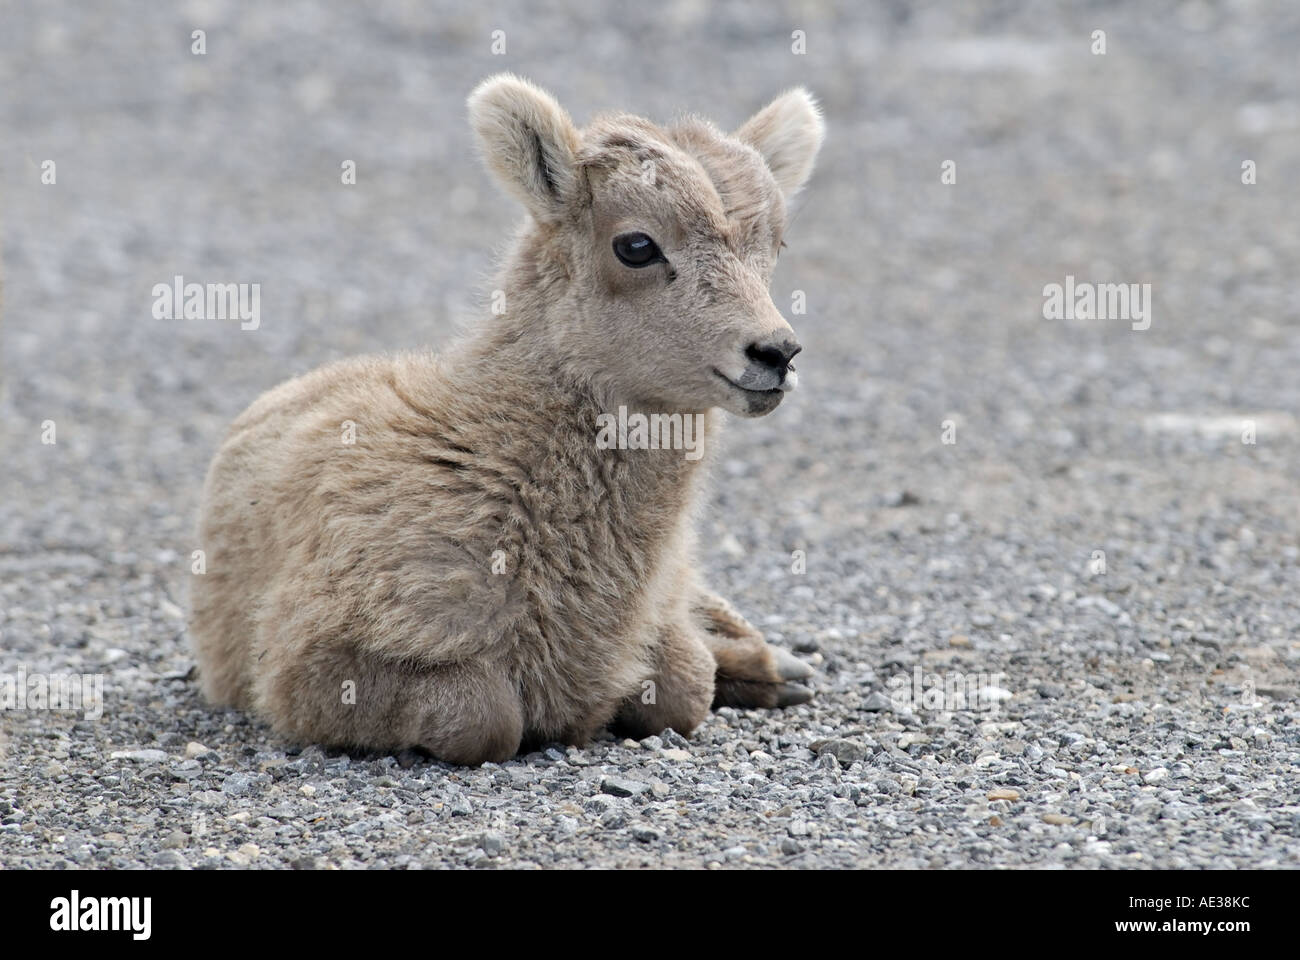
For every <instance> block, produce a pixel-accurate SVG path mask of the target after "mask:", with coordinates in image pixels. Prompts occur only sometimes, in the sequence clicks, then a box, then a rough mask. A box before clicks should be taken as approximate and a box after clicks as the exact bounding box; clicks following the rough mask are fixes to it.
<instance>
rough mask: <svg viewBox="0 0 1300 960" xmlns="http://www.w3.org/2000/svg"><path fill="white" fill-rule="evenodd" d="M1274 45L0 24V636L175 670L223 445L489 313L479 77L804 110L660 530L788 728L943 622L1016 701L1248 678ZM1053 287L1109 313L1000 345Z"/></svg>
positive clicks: (1080, 29) (66, 6)
mask: <svg viewBox="0 0 1300 960" xmlns="http://www.w3.org/2000/svg"><path fill="white" fill-rule="evenodd" d="M194 30H203V31H205V43H206V53H204V54H203V55H196V54H195V53H193V52H192V50H191V48H192V44H193V42H194V41H193V39H192V32H193V31H194ZM1098 30H1100V31H1103V32H1104V44H1105V52H1104V54H1101V53H1098V52H1094V51H1095V50H1096V47H1097V40H1096V38H1095V35H1094V31H1098ZM498 31H499V32H500V33H499V34H498V33H497V32H498ZM494 44H495V45H496V48H497V50H498V51H500V50H501V45H502V44H504V51H503V52H494ZM800 44H802V46H800ZM1297 49H1300V6H1297V5H1296V4H1294V3H1290V2H1286V0H1276V2H1270V0H1224V2H1207V0H1177V2H1175V0H1152V2H1144V3H1141V4H1132V3H1123V2H1089V3H1084V2H1065V3H1059V4H1050V5H1048V4H1034V3H1027V2H1026V3H1015V2H1003V0H980V2H971V3H953V4H941V3H935V2H917V3H905V2H901V0H895V2H882V3H842V4H836V3H830V2H804V3H790V4H751V3H741V2H722V3H704V2H692V0H675V2H665V3H656V4H635V3H626V4H609V5H599V6H597V5H592V4H580V3H558V2H540V3H539V2H527V3H525V2H511V3H502V2H482V3H473V4H461V3H445V2H438V3H415V2H411V3H404V2H376V3H367V4H351V3H327V2H294V3H274V4H271V3H253V2H249V3H237V2H222V0H191V2H185V3H178V4H154V3H147V2H138V3H135V2H102V3H94V4H78V3H64V2H42V3H39V4H23V3H0V237H2V238H3V248H2V249H3V265H4V275H5V288H4V312H3V320H2V325H0V357H2V360H0V375H2V376H3V404H4V405H3V408H2V411H0V412H2V415H0V442H2V447H0V449H2V451H3V452H2V453H0V602H2V604H3V609H2V610H0V631H3V644H4V647H5V651H6V653H7V654H8V655H9V656H10V657H11V658H21V659H23V661H24V662H29V663H41V664H45V665H47V669H58V668H59V667H60V666H62V665H63V664H65V663H75V662H80V661H78V659H77V658H83V659H89V660H92V661H93V660H95V658H97V657H99V658H103V657H112V656H119V655H120V652H121V651H125V652H126V654H129V656H123V657H122V660H123V663H122V664H121V667H122V671H123V672H122V673H121V674H120V675H119V678H118V679H119V682H121V683H124V684H127V686H128V687H129V684H130V682H131V676H132V673H131V671H133V670H142V671H146V672H148V671H153V672H155V673H157V672H164V671H167V670H177V671H183V670H184V669H185V668H186V665H187V664H188V655H187V652H186V650H185V641H184V636H183V632H182V631H183V620H182V616H181V610H180V607H181V606H183V600H184V581H185V579H186V578H187V576H188V555H189V551H190V550H191V549H193V537H192V532H191V531H192V527H193V523H194V510H195V506H196V502H197V497H198V492H199V488H200V484H201V481H202V478H203V474H204V470H205V468H206V465H207V462H208V460H209V458H210V457H211V455H212V453H213V451H214V450H215V448H216V446H217V444H218V443H219V440H220V438H221V435H222V432H223V430H224V429H225V426H226V425H227V423H228V422H229V421H230V419H231V418H232V417H234V416H235V415H236V414H238V413H239V412H240V411H241V410H242V409H243V408H244V407H245V406H247V405H248V404H249V403H250V402H251V401H252V400H253V399H254V398H255V397H256V396H257V394H258V393H259V392H261V391H262V390H265V389H267V388H269V387H271V386H273V385H275V384H276V383H278V382H280V381H282V380H284V379H286V378H287V377H289V376H292V375H294V374H298V373H301V372H303V371H306V370H308V369H310V368H312V367H315V366H317V365H319V364H320V363H322V362H324V361H327V360H330V359H332V358H336V357H341V356H346V355H350V354H355V353H361V352H370V351H383V350H392V349H399V348H405V347H411V346H418V345H422V344H433V345H437V344H439V343H442V342H444V341H445V340H446V339H447V338H448V337H449V336H450V335H452V333H453V331H454V328H455V324H456V323H457V322H458V321H461V320H465V319H468V321H469V322H470V323H471V324H472V322H473V317H474V316H477V315H482V314H483V313H484V312H485V311H486V310H487V309H488V291H489V290H490V284H489V283H488V280H489V278H490V276H491V271H492V267H493V256H494V252H495V251H496V250H497V249H498V248H499V247H500V245H501V244H502V243H503V241H504V240H505V239H506V238H507V237H508V235H509V233H510V231H511V230H512V228H513V225H514V224H515V223H516V222H517V220H518V219H519V218H520V216H521V215H522V212H521V210H520V209H519V208H518V207H517V206H516V205H515V204H514V203H513V202H512V201H510V200H508V199H507V198H505V197H504V196H503V195H501V194H500V193H499V192H498V191H497V189H496V188H495V187H494V186H493V185H492V183H491V182H490V181H489V178H488V176H487V174H486V173H485V172H484V170H483V169H482V168H481V166H480V164H479V161H478V159H477V158H476V156H475V153H474V149H473V143H472V140H471V137H470V134H469V131H468V128H467V124H466V117H465V108H464V101H465V97H466V95H467V94H468V92H469V91H470V90H471V89H472V88H473V86H474V85H475V84H476V83H478V82H479V81H480V80H481V79H483V78H484V77H485V76H488V75H489V74H492V73H494V72H497V71H501V70H510V71H514V72H516V73H519V74H522V75H524V76H526V77H529V78H530V79H532V80H534V81H535V82H537V83H538V84H540V85H542V86H544V87H545V88H547V89H548V90H550V91H551V92H553V93H554V94H555V95H556V97H557V98H558V99H559V100H560V102H561V103H563V104H564V105H565V106H566V107H567V108H568V109H569V111H570V112H571V113H572V114H573V116H574V118H575V120H577V121H578V122H579V123H583V122H585V120H586V119H587V118H589V117H590V116H592V115H593V114H594V113H596V112H599V111H603V110H610V109H621V110H627V111H630V112H635V113H639V114H643V115H646V116H649V117H651V118H653V119H657V120H671V119H672V118H673V117H674V116H675V115H677V114H678V113H681V112H696V113H700V114H703V115H705V116H707V117H710V118H712V119H714V120H715V121H717V122H718V123H719V124H720V125H721V126H723V127H724V128H728V129H732V128H734V127H736V126H738V125H739V124H740V123H741V122H743V121H744V120H745V119H746V118H747V117H748V116H749V115H750V114H752V113H753V112H754V111H755V110H757V109H758V108H760V107H761V106H763V105H764V104H765V103H767V102H768V101H769V100H770V99H771V98H772V97H773V96H774V95H775V94H777V93H779V92H780V91H782V90H783V89H785V88H787V87H790V86H793V85H796V84H803V85H806V86H807V87H808V88H809V89H810V90H811V91H812V92H813V93H814V94H815V95H816V96H817V97H818V98H819V99H820V101H821V103H822V106H823V109H824V111H825V115H826V119H827V125H828V138H827V141H826V145H825V147H824V150H823V152H822V154H821V157H820V160H819V163H818V167H817V170H816V173H815V175H814V177H813V180H812V182H811V184H810V186H809V187H808V189H807V190H806V191H805V193H803V194H802V195H801V196H800V197H799V198H798V200H797V201H796V203H795V205H794V209H795V214H794V215H795V220H794V224H793V227H792V228H791V229H790V231H789V232H788V235H787V238H786V239H787V242H788V244H789V248H788V249H787V250H786V251H783V254H782V257H781V260H780V265H779V268H778V270H777V273H776V277H775V280H774V283H773V296H774V298H775V300H776V303H777V304H778V306H780V307H781V308H782V309H783V310H785V311H786V312H787V313H789V308H790V305H791V303H792V298H793V297H794V295H795V292H796V291H803V293H804V294H805V296H806V301H807V312H806V314H803V315H790V320H791V321H792V323H793V325H794V327H795V329H796V330H797V331H798V333H799V336H800V339H801V341H802V342H803V344H804V346H805V350H804V354H803V356H802V357H801V358H800V363H799V369H800V378H801V379H800V389H799V391H798V392H797V393H796V394H795V395H794V396H793V397H792V398H791V402H787V403H786V404H785V405H783V406H782V408H781V409H780V410H779V411H778V412H777V413H776V414H775V415H773V416H771V417H768V418H766V419H764V420H761V421H756V422H744V423H735V424H733V425H732V429H731V430H730V431H729V437H728V445H727V449H726V452H725V454H724V455H723V456H722V457H721V458H720V459H719V461H718V462H717V464H716V469H715V473H716V476H717V483H716V484H715V492H714V494H713V502H712V509H711V510H710V512H709V514H708V517H707V519H706V521H705V537H704V541H705V543H706V544H707V554H706V557H705V560H706V565H707V567H708V569H709V570H710V572H711V574H712V575H713V577H714V579H715V580H716V581H717V583H718V585H719V587H720V588H721V589H723V590H724V591H725V592H727V593H729V594H731V595H733V596H734V597H735V598H736V599H737V603H738V604H739V605H740V606H741V608H742V609H743V610H745V611H746V612H754V613H756V615H757V616H758V619H759V620H760V621H761V622H763V623H764V624H765V626H766V627H767V629H768V630H769V632H770V634H771V635H772V637H773V638H774V639H776V640H778V641H780V642H786V643H790V644H794V645H796V646H799V647H801V648H802V649H805V650H806V651H817V652H818V656H820V657H822V658H823V660H824V669H825V671H826V678H827V683H829V684H830V685H831V687H830V688H829V692H827V693H825V694H824V695H823V697H822V698H821V700H819V703H822V704H823V705H824V706H823V707H822V708H821V709H825V710H828V711H831V713H828V714H827V715H826V716H827V723H828V724H831V725H834V724H835V723H839V722H840V719H837V717H838V716H839V715H837V714H835V713H834V711H835V710H849V711H851V710H852V709H853V705H854V703H855V702H856V700H855V698H856V697H857V696H858V695H859V693H860V692H861V691H864V690H865V689H867V688H868V687H869V686H870V685H871V684H872V683H874V682H875V681H876V680H878V671H880V670H881V669H882V668H883V665H886V664H889V663H891V662H893V663H901V662H904V661H905V660H906V656H912V655H916V656H920V655H921V653H922V652H924V651H925V650H927V649H929V648H930V647H934V646H937V647H944V648H946V645H947V643H948V637H949V636H951V635H956V636H960V637H964V638H971V643H973V648H972V649H973V650H974V651H975V652H976V653H977V654H978V658H979V660H978V666H979V667H981V668H982V669H996V668H999V667H1005V666H1007V665H1008V664H1015V665H1017V666H1016V670H1015V671H1013V673H1015V672H1016V671H1018V674H1017V675H1018V676H1019V677H1020V681H1019V682H1020V684H1021V688H1026V689H1031V690H1032V684H1033V680H1032V677H1033V676H1035V675H1038V676H1043V677H1049V676H1050V677H1053V678H1060V677H1081V676H1085V675H1086V676H1088V677H1089V678H1090V680H1089V682H1092V683H1094V684H1097V683H1100V684H1109V683H1120V684H1123V683H1144V682H1147V681H1145V680H1143V679H1142V677H1141V676H1140V671H1137V672H1135V671H1136V668H1135V664H1138V663H1141V662H1142V661H1144V660H1147V659H1150V656H1149V655H1150V654H1153V653H1154V654H1158V655H1159V656H1158V657H1157V660H1156V662H1158V663H1167V664H1169V666H1168V667H1167V669H1164V670H1163V671H1162V672H1161V673H1160V675H1159V676H1158V677H1154V678H1152V679H1151V680H1150V683H1151V684H1154V685H1155V686H1156V687H1158V688H1159V690H1162V691H1164V694H1163V695H1165V696H1167V697H1168V698H1170V699H1171V700H1176V699H1177V698H1178V697H1180V696H1183V695H1188V696H1192V695H1195V696H1202V695H1204V692H1205V690H1206V689H1207V684H1208V685H1210V687H1211V688H1213V687H1214V685H1216V684H1219V685H1223V684H1228V685H1231V684H1240V683H1241V682H1242V677H1243V676H1244V672H1245V671H1247V670H1250V671H1253V673H1252V674H1251V675H1252V676H1253V677H1254V682H1256V683H1258V684H1259V685H1260V686H1261V687H1269V686H1270V684H1271V685H1273V687H1276V688H1277V689H1278V690H1281V691H1282V692H1283V693H1286V692H1287V691H1290V690H1292V687H1293V685H1294V677H1295V667H1296V662H1297V658H1298V657H1300V651H1298V649H1297V645H1296V643H1295V642H1294V640H1293V638H1294V637H1296V636H1297V635H1298V633H1300V591H1298V590H1297V583H1298V579H1297V568H1298V564H1300V509H1297V508H1298V507H1300V497H1298V496H1297V479H1298V478H1300V455H1298V454H1297V441H1298V440H1300V422H1298V421H1297V412H1298V407H1300V376H1298V375H1297V370H1300V286H1298V285H1297V282H1296V265H1297V262H1298V260H1297V258H1298V256H1300V215H1298V214H1300V206H1298V205H1297V200H1298V199H1300V175H1298V171H1300V58H1297V56H1296V51H1297ZM47 160H53V161H55V162H56V165H57V168H56V169H57V182H56V183H54V184H47V183H43V182H42V170H43V166H42V165H43V164H44V162H45V161H47ZM348 160H351V161H355V164H356V183H355V185H344V184H342V183H341V179H340V171H341V164H342V163H343V162H344V161H348ZM948 161H951V162H952V164H953V165H954V167H953V168H952V169H955V182H954V183H944V182H942V180H941V174H942V173H943V169H944V166H943V165H944V164H945V162H948ZM1245 161H1251V162H1252V163H1253V164H1255V169H1256V182H1255V183H1254V184H1247V183H1243V179H1242V174H1243V167H1242V165H1243V162H1245ZM176 274H181V275H183V276H184V277H185V278H186V279H187V280H189V281H196V282H201V283H206V282H235V283H259V284H260V285H261V325H260V328H259V329H258V330H256V331H241V330H240V329H239V324H238V322H237V321H218V320H157V319H154V317H153V316H152V314H151V307H152V302H153V301H152V296H151V293H150V291H151V289H152V287H153V285H154V284H157V283H169V282H170V281H171V278H172V277H173V276H175V275H176ZM1067 275H1073V276H1074V277H1076V279H1078V280H1080V281H1089V282H1094V283H1107V282H1117V283H1149V284H1151V291H1152V294H1151V296H1152V315H1151V321H1152V322H1151V326H1150V329H1147V330H1144V331H1136V330H1133V329H1131V324H1130V323H1129V322H1128V321H1127V320H1124V319H1111V320H1081V319H1074V320H1064V319H1062V320H1048V319H1044V316H1043V302H1044V298H1043V288H1044V286H1045V285H1047V284H1052V283H1063V282H1064V280H1065V277H1066V276H1067ZM47 420H53V421H55V423H56V425H57V444H55V445H53V446H50V445H45V444H42V443H41V442H40V441H41V433H42V426H41V425H42V424H43V422H45V421H47ZM1247 420H1249V421H1251V422H1252V423H1253V424H1254V425H1255V430H1256V442H1255V443H1253V444H1248V443H1243V442H1242V441H1241V432H1242V428H1243V425H1244V423H1245V422H1246V421H1247ZM946 422H951V425H952V430H955V440H956V442H955V443H944V442H943V435H944V431H945V423H946ZM760 507H761V509H760ZM738 518H740V519H738ZM796 550H803V551H805V553H806V557H807V572H806V574H805V575H803V576H802V578H801V579H796V578H794V577H793V576H792V574H791V569H790V566H791V564H790V558H791V556H792V553H793V552H794V551H796ZM1096 551H1102V552H1103V553H1104V555H1105V559H1106V561H1107V569H1106V573H1105V577H1104V579H1097V578H1096V575H1095V573H1094V572H1091V571H1090V568H1089V564H1090V562H1091V561H1092V559H1093V558H1094V554H1095V552H1096ZM1085 595H1088V596H1092V597H1094V598H1095V602H1090V603H1085V604H1082V605H1080V604H1078V603H1077V602H1076V601H1077V600H1079V599H1082V598H1084V597H1085ZM1103 601H1104V602H1103ZM764 617H766V619H764ZM1197 636H1199V637H1202V638H1204V637H1209V638H1211V639H1212V640H1213V641H1214V642H1215V643H1216V644H1218V645H1217V646H1212V645H1211V646H1196V645H1192V644H1189V643H1188V642H1187V641H1188V639H1189V638H1192V637H1197ZM111 650H116V651H119V654H106V653H104V651H111ZM904 654H906V656H904ZM1160 658H1163V659H1160ZM1215 671H1217V673H1216V672H1215ZM1026 678H1028V679H1026ZM1018 689H1019V688H1018ZM1031 695H1032V694H1031ZM841 719H842V718H841Z"/></svg>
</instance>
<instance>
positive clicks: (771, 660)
mask: <svg viewBox="0 0 1300 960" xmlns="http://www.w3.org/2000/svg"><path fill="white" fill-rule="evenodd" d="M692 609H693V612H694V614H695V616H696V618H697V619H698V620H699V622H700V624H701V625H702V626H703V627H704V639H705V644H706V645H707V646H708V648H709V650H710V652H711V653H712V654H713V658H714V660H716V661H717V665H718V674H717V682H716V686H715V689H714V697H713V706H714V707H715V708H716V707H789V706H793V705H794V704H797V703H807V702H808V701H809V700H811V699H812V695H813V693H812V690H810V689H809V688H808V687H806V686H804V685H803V684H802V683H799V682H798V681H801V680H807V679H808V678H809V677H811V676H812V672H813V671H812V668H811V667H809V666H808V664H806V663H804V662H803V661H802V660H800V659H798V658H797V657H795V656H794V654H792V653H790V652H788V651H786V650H783V649H782V648H780V647H774V646H772V645H771V644H770V643H767V642H766V641H765V640H764V639H763V634H762V633H760V632H759V631H758V630H757V629H756V628H755V627H754V626H753V625H752V624H751V623H750V622H749V621H748V620H746V619H745V618H744V617H742V616H741V615H740V614H739V613H738V612H736V609H735V608H734V607H732V605H731V604H730V603H728V602H727V601H726V600H724V599H723V598H722V597H720V596H718V595H717V594H716V593H712V592H711V591H708V590H700V591H699V593H698V594H697V595H696V597H695V602H694V604H693V606H692Z"/></svg>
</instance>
